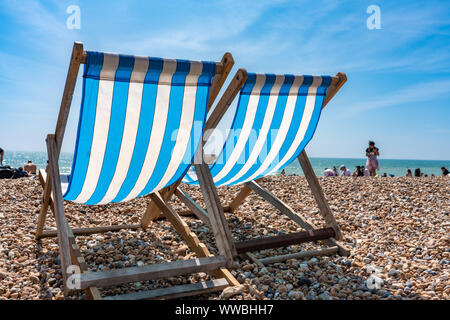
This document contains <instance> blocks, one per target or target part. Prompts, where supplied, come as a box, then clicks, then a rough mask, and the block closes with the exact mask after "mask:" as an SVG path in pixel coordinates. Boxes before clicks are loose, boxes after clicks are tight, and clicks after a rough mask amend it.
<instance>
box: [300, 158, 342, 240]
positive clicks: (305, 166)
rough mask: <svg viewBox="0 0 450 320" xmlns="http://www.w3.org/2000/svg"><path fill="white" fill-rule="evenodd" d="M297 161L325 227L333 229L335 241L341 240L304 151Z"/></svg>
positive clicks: (334, 220) (336, 224) (338, 229)
mask: <svg viewBox="0 0 450 320" xmlns="http://www.w3.org/2000/svg"><path fill="white" fill-rule="evenodd" d="M298 161H299V162H300V165H301V166H302V170H303V173H304V174H305V177H306V181H308V184H309V187H310V188H311V192H312V194H313V196H314V199H316V202H317V205H318V207H319V211H320V214H321V215H322V217H323V218H324V219H325V222H326V224H327V226H329V227H331V228H333V229H334V232H335V233H336V236H335V238H336V239H337V240H339V239H342V234H341V230H340V228H339V225H338V223H337V221H336V219H335V218H334V216H333V213H332V212H331V209H330V207H329V205H328V202H327V199H326V198H325V195H324V193H323V191H322V188H321V187H320V184H319V180H318V179H317V177H316V174H315V173H314V170H313V168H312V166H311V163H310V162H309V159H308V156H307V155H306V151H305V150H303V151H302V152H301V153H300V155H299V156H298Z"/></svg>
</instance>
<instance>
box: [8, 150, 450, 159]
mask: <svg viewBox="0 0 450 320" xmlns="http://www.w3.org/2000/svg"><path fill="white" fill-rule="evenodd" d="M9 152H18V153H19V152H24V153H25V152H42V153H47V152H46V151H36V150H34V151H24V150H10V151H9ZM61 153H67V154H72V155H73V152H67V151H61ZM309 158H310V159H314V158H325V159H358V160H360V159H366V158H365V157H336V156H334V157H330V156H329V157H318V156H309ZM378 159H379V160H380V161H382V160H408V161H450V159H448V160H445V159H404V158H378Z"/></svg>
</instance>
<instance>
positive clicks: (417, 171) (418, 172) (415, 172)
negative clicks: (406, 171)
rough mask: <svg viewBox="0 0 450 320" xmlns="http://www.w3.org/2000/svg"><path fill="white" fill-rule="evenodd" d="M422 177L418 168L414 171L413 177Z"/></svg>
mask: <svg viewBox="0 0 450 320" xmlns="http://www.w3.org/2000/svg"><path fill="white" fill-rule="evenodd" d="M422 176H423V172H420V168H417V169H416V170H414V177H416V178H420V177H422Z"/></svg>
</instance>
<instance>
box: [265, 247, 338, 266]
mask: <svg viewBox="0 0 450 320" xmlns="http://www.w3.org/2000/svg"><path fill="white" fill-rule="evenodd" d="M338 251H339V248H338V247H337V246H333V247H328V248H320V249H315V250H308V251H299V252H295V253H289V254H284V255H280V256H274V257H268V258H262V259H258V261H259V262H260V263H262V264H263V265H267V264H271V263H277V262H282V261H286V260H289V259H304V258H309V257H316V256H328V255H333V254H335V253H338Z"/></svg>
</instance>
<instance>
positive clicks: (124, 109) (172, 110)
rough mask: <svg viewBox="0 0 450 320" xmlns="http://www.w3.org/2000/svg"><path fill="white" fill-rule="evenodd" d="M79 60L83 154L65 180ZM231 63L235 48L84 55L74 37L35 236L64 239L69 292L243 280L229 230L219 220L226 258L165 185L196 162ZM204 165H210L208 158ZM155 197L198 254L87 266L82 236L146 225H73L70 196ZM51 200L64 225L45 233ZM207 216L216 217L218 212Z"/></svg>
mask: <svg viewBox="0 0 450 320" xmlns="http://www.w3.org/2000/svg"><path fill="white" fill-rule="evenodd" d="M80 64H85V68H84V75H83V93H82V102H81V110H80V118H79V122H78V134H77V138H76V146H75V153H74V159H73V165H72V171H71V173H70V175H69V176H68V177H62V176H60V174H59V168H58V158H59V154H60V149H61V144H62V140H63V136H64V131H65V127H66V123H67V118H68V114H69V109H70V105H71V100H72V95H73V91H74V87H75V83H76V80H77V74H78V70H79V67H80ZM233 64H234V61H233V58H232V56H231V54H229V53H227V54H225V55H224V57H223V59H222V61H221V62H197V61H187V60H170V59H160V58H148V57H138V56H128V55H119V54H110V53H101V52H85V51H84V50H83V45H82V44H81V43H75V44H74V47H73V52H72V58H71V61H70V66H69V71H68V75H67V80H66V85H65V89H64V94H63V98H62V103H61V108H60V113H59V117H58V122H57V125H56V131H55V134H49V135H48V136H47V140H46V141H47V151H48V156H49V169H48V172H45V171H41V172H40V179H41V183H42V185H43V188H44V197H43V203H42V207H41V211H40V215H39V221H38V227H37V232H36V238H37V239H40V238H43V237H50V236H57V237H58V242H59V248H60V256H61V267H62V274H63V278H64V284H65V287H64V291H65V292H66V293H67V292H68V290H69V289H84V290H86V292H87V295H88V297H91V298H96V299H99V298H101V295H100V291H99V290H98V289H97V287H103V286H113V285H118V284H122V283H129V282H136V281H146V280H153V279H158V278H163V277H170V276H176V275H182V274H191V273H198V272H203V271H205V272H209V273H210V274H211V275H213V276H214V277H215V278H216V279H215V280H210V281H206V282H201V283H195V284H189V285H184V286H178V287H169V288H163V289H157V290H151V291H144V292H138V293H131V294H127V295H122V296H113V297H106V298H108V299H131V298H139V299H146V298H155V297H180V296H186V295H194V294H198V293H204V292H210V291H216V290H220V289H223V288H224V287H226V286H228V285H237V284H238V282H237V281H236V280H235V279H234V277H233V276H232V275H231V273H230V272H229V271H228V270H227V269H225V267H229V266H230V265H231V264H232V263H233V257H232V255H231V253H230V248H229V247H227V246H226V242H224V241H223V240H222V239H221V238H222V237H225V235H224V233H223V228H222V227H221V225H220V224H217V223H216V224H213V230H214V235H215V236H216V238H217V239H218V241H217V247H218V250H219V255H218V256H212V255H210V253H209V251H208V249H207V248H206V246H205V245H204V244H202V243H200V242H199V240H198V238H197V237H196V235H195V234H194V233H193V232H191V231H190V229H189V227H188V226H187V224H186V223H185V222H184V221H183V220H182V219H181V217H180V216H179V215H178V214H177V213H176V212H175V211H174V210H173V209H172V208H171V207H170V206H169V204H168V203H167V202H166V200H165V199H163V197H162V196H161V195H160V194H159V192H158V191H159V190H161V189H164V188H166V187H169V186H171V185H172V184H174V183H177V182H178V181H179V180H181V178H182V177H183V176H184V175H185V173H186V171H187V170H188V168H189V167H190V166H191V163H192V161H193V158H194V155H195V153H196V151H197V150H198V147H199V145H200V143H201V138H202V136H203V130H204V129H207V128H208V126H206V127H205V122H206V121H205V120H206V115H207V112H208V109H209V107H210V106H211V105H212V103H213V101H214V99H215V97H216V96H217V93H218V92H219V90H220V88H221V87H222V85H223V83H224V81H225V79H226V77H227V75H228V74H229V71H230V70H231V68H232V66H233ZM199 170H208V167H207V165H206V164H202V163H200V164H199ZM47 175H48V178H47ZM147 194H150V199H152V203H153V204H156V206H157V207H158V208H159V209H160V210H161V211H162V212H163V214H164V216H165V217H166V218H168V219H169V220H170V222H171V223H172V225H173V226H174V228H175V230H176V231H177V232H178V233H180V235H181V236H182V238H183V240H184V241H185V242H186V243H187V244H188V246H189V247H190V248H191V249H192V250H193V251H194V252H195V253H196V254H197V256H198V257H199V258H197V259H190V260H181V261H172V262H168V263H165V264H157V265H144V266H137V267H131V268H124V269H115V270H106V271H103V270H102V271H98V272H88V270H87V265H86V263H85V262H84V260H83V258H82V257H81V253H80V250H79V249H78V247H77V245H76V242H75V236H76V235H82V234H93V233H101V232H107V231H117V230H121V229H137V228H139V227H141V225H140V224H138V225H119V226H117V225H112V226H111V225H110V226H99V227H95V228H78V229H73V230H72V229H71V228H70V226H69V224H68V223H67V220H66V217H65V215H64V203H63V199H64V200H67V201H71V202H74V203H79V204H85V205H103V204H111V203H115V202H122V201H128V200H131V199H134V198H137V197H140V196H143V195H147ZM205 196H206V197H208V194H206V195H205ZM49 206H50V209H51V210H52V211H53V214H54V216H55V220H56V226H57V229H56V230H44V224H45V218H46V214H47V210H48V207H49ZM209 214H210V215H211V216H212V217H213V218H212V220H213V219H214V217H215V215H216V212H215V211H210V212H209ZM219 219H220V218H219ZM75 266H76V267H75ZM74 271H76V272H74ZM72 273H75V274H72Z"/></svg>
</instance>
